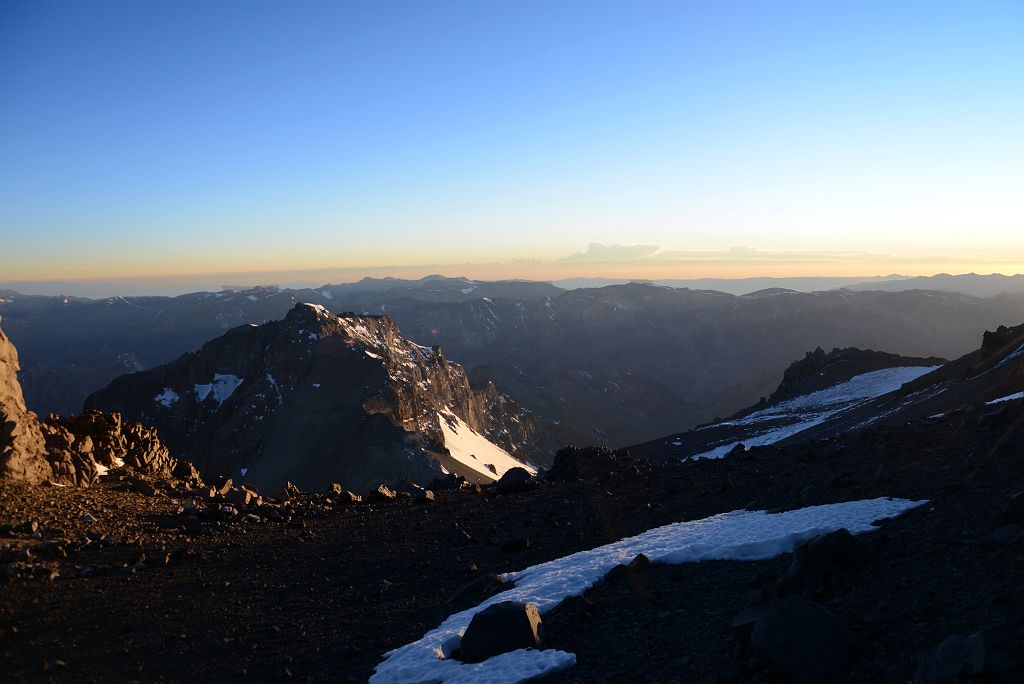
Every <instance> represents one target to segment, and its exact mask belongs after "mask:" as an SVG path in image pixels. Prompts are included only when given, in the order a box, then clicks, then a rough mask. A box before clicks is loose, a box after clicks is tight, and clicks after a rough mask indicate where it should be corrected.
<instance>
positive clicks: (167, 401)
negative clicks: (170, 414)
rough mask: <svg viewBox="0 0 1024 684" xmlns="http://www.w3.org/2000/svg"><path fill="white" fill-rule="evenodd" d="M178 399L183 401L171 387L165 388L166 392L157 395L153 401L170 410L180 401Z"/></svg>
mask: <svg viewBox="0 0 1024 684" xmlns="http://www.w3.org/2000/svg"><path fill="white" fill-rule="evenodd" d="M178 399H181V397H179V396H178V393H177V392H175V391H174V390H172V389H171V388H170V387H164V391H163V392H161V393H160V394H158V395H156V396H155V397H154V398H153V401H155V402H156V403H158V404H160V405H161V406H163V407H164V408H170V407H171V406H173V405H174V403H175V402H176V401H178Z"/></svg>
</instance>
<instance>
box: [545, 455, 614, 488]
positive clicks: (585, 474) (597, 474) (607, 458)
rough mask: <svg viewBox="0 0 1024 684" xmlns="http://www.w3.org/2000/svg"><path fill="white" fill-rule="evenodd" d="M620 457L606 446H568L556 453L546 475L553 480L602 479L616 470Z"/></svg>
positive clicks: (546, 477)
mask: <svg viewBox="0 0 1024 684" xmlns="http://www.w3.org/2000/svg"><path fill="white" fill-rule="evenodd" d="M617 465H618V457H617V456H616V455H615V454H614V452H612V451H611V450H610V449H608V448H606V447H584V448H581V447H573V446H571V447H566V448H564V449H562V450H560V451H559V452H558V453H557V454H555V462H554V464H553V465H552V466H551V469H550V470H548V472H547V474H546V475H545V476H544V477H545V479H547V480H550V481H551V482H565V481H571V480H602V479H607V478H609V477H610V476H611V474H612V473H614V472H615V470H616V468H617Z"/></svg>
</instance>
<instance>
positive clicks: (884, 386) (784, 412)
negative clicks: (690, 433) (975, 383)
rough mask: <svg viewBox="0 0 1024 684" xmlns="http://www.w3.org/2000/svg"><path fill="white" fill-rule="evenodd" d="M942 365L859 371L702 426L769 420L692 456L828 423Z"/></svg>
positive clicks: (780, 437) (704, 455)
mask: <svg viewBox="0 0 1024 684" xmlns="http://www.w3.org/2000/svg"><path fill="white" fill-rule="evenodd" d="M936 368H939V366H896V367H893V368H883V369H881V370H876V371H871V372H869V373H862V374H861V375H856V376H854V377H852V378H850V379H849V380H847V381H846V382H841V383H839V384H838V385H833V386H832V387H826V388H825V389H823V390H818V391H817V392H811V393H809V394H802V395H800V396H798V397H794V398H792V399H789V400H788V401H784V402H781V403H780V404H778V405H776V406H770V407H768V408H766V409H762V410H760V411H755V412H754V413H751V414H749V415H747V416H744V417H743V418H737V419H736V420H727V421H724V422H721V423H713V424H712V425H708V426H705V427H703V428H698V429H699V430H707V429H709V428H713V427H720V426H722V425H735V426H746V425H755V426H756V425H757V424H758V423H762V422H764V423H766V424H767V425H766V426H765V430H763V431H761V432H758V433H754V434H752V435H749V436H748V437H746V438H744V439H741V440H739V441H734V442H729V443H727V444H721V445H719V446H717V447H715V448H713V449H711V450H709V451H705V452H702V453H699V454H695V455H694V456H693V457H692V458H721V457H723V456H725V455H726V454H728V453H729V452H730V451H731V450H732V449H733V448H734V447H735V446H736V445H737V444H744V445H746V446H748V447H751V446H763V445H766V444H774V443H775V442H778V441H780V440H783V439H785V438H787V437H790V436H792V435H795V434H797V433H799V432H803V431H804V430H806V429H808V428H811V427H814V426H815V425H819V424H821V423H824V422H825V421H826V420H828V419H829V418H831V417H832V416H835V415H837V414H839V413H842V412H844V411H847V410H849V409H852V408H854V407H855V406H859V405H860V404H862V403H864V402H867V401H870V400H872V399H874V398H876V397H880V396H882V395H883V394H888V393H889V392H894V391H896V390H898V389H899V388H900V387H902V386H903V385H904V384H906V383H908V382H911V381H912V380H916V379H917V378H919V377H921V376H922V375H925V374H926V373H930V372H931V371H933V370H935V369H936ZM786 420H789V421H791V422H788V423H784V424H782V425H774V426H773V425H772V421H786Z"/></svg>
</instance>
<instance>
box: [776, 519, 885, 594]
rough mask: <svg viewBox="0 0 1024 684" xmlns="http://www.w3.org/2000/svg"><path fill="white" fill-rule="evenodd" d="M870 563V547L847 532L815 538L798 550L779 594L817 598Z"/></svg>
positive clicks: (780, 586)
mask: <svg viewBox="0 0 1024 684" xmlns="http://www.w3.org/2000/svg"><path fill="white" fill-rule="evenodd" d="M870 560H871V550H870V549H869V548H868V547H867V545H866V544H864V542H863V541H861V540H860V539H858V538H857V537H855V536H853V535H852V534H850V533H849V532H848V531H847V530H845V529H840V530H836V531H835V532H830V533H828V534H825V535H822V536H820V537H815V538H814V539H812V540H811V541H809V542H807V543H806V544H802V545H801V546H799V547H797V549H796V551H795V552H794V553H793V562H792V563H791V564H790V566H789V570H788V571H787V572H786V574H785V575H784V576H783V577H782V578H781V579H780V580H779V582H778V584H777V585H776V593H777V594H778V595H779V596H787V595H789V594H802V593H806V594H816V593H818V592H820V591H822V590H823V589H825V588H826V587H827V586H828V584H829V582H830V581H831V579H832V578H833V577H834V576H836V575H841V574H848V573H856V572H859V571H860V570H862V569H863V568H864V566H866V565H867V564H868V562H870Z"/></svg>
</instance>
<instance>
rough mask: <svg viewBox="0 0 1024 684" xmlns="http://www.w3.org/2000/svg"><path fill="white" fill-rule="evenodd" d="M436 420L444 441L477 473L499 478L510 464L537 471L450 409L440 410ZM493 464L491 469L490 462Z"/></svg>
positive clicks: (453, 455) (460, 459)
mask: <svg viewBox="0 0 1024 684" xmlns="http://www.w3.org/2000/svg"><path fill="white" fill-rule="evenodd" d="M437 422H438V424H440V426H441V434H442V435H443V436H444V445H445V447H447V448H448V451H449V452H450V453H451V455H452V458H454V459H455V460H456V461H458V462H459V463H461V464H462V465H464V466H466V467H467V468H470V469H471V470H474V471H476V472H477V473H479V474H481V475H483V476H485V477H488V478H491V479H498V478H500V477H501V476H502V475H504V474H505V472H506V471H508V470H509V469H511V468H525V469H526V470H527V471H529V472H530V473H531V474H533V475H536V474H537V469H536V468H534V467H533V466H531V465H528V464H526V463H523V462H522V461H520V460H518V459H516V458H515V457H514V456H512V455H511V454H510V453H508V452H507V451H505V450H504V449H502V448H501V447H500V446H498V445H497V444H495V443H494V442H492V441H490V440H489V439H487V438H486V437H484V436H483V435H481V434H480V433H479V432H477V431H476V430H474V429H473V428H471V427H469V426H468V425H466V423H465V422H463V420H462V419H461V418H459V417H458V416H457V415H455V414H454V413H452V411H451V410H450V409H445V410H444V411H442V412H440V413H439V414H437ZM488 465H490V466H493V467H494V470H491V469H490V468H488V467H487V466H488Z"/></svg>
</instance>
